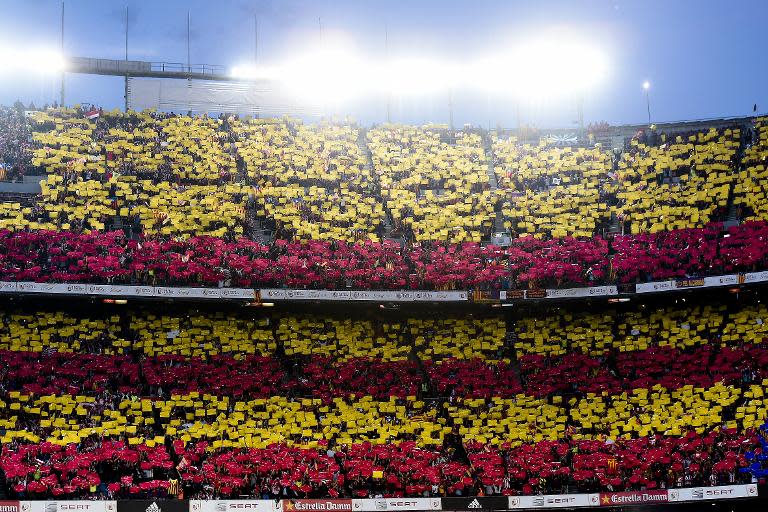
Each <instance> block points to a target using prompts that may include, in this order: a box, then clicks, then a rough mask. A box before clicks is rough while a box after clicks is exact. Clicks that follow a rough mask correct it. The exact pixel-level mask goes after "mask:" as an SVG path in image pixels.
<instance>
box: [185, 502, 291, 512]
mask: <svg viewBox="0 0 768 512" xmlns="http://www.w3.org/2000/svg"><path fill="white" fill-rule="evenodd" d="M189 510H190V512H278V511H279V510H281V508H280V504H279V503H278V502H277V501H274V500H191V501H190V502H189Z"/></svg>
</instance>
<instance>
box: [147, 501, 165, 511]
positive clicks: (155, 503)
mask: <svg viewBox="0 0 768 512" xmlns="http://www.w3.org/2000/svg"><path fill="white" fill-rule="evenodd" d="M146 512H162V511H161V510H160V507H158V506H157V502H155V501H153V502H152V504H151V505H150V506H148V507H147V510H146Z"/></svg>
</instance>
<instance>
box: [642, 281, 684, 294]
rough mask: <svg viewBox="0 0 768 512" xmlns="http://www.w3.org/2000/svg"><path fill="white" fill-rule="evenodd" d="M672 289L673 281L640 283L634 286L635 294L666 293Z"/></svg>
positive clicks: (673, 286)
mask: <svg viewBox="0 0 768 512" xmlns="http://www.w3.org/2000/svg"><path fill="white" fill-rule="evenodd" d="M674 289H675V282H674V281H654V282H652V283H640V284H638V285H636V286H635V293H653V292H668V291H670V290H674Z"/></svg>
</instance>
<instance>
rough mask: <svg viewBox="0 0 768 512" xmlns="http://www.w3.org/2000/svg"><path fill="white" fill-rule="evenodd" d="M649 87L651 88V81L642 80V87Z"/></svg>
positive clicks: (646, 88)
mask: <svg viewBox="0 0 768 512" xmlns="http://www.w3.org/2000/svg"><path fill="white" fill-rule="evenodd" d="M650 88H651V82H649V81H648V80H646V81H645V82H643V89H645V90H646V91H647V90H648V89H650Z"/></svg>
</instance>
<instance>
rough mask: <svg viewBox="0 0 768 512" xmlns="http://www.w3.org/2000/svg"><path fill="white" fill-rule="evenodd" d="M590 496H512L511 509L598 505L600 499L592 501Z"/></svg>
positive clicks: (510, 498) (510, 499)
mask: <svg viewBox="0 0 768 512" xmlns="http://www.w3.org/2000/svg"><path fill="white" fill-rule="evenodd" d="M590 497H591V495H590V494H548V495H544V496H510V497H509V508H511V509H520V508H526V509H527V508H571V507H589V506H595V505H597V504H598V501H599V498H598V499H594V500H591V499H590Z"/></svg>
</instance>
